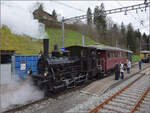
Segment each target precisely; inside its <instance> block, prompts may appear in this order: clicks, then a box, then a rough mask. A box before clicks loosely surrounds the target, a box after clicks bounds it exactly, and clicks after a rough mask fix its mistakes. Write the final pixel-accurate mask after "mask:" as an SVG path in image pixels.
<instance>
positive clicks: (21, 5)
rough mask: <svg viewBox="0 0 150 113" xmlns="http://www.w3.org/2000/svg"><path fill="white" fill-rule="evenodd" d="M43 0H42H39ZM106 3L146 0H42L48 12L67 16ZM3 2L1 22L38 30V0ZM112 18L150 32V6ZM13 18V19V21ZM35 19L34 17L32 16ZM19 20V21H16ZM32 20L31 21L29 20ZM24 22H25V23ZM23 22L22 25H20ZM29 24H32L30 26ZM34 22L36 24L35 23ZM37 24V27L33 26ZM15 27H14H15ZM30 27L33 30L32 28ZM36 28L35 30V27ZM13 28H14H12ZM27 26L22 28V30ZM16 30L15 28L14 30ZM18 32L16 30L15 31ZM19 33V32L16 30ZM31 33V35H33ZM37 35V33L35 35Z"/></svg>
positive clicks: (108, 5)
mask: <svg viewBox="0 0 150 113" xmlns="http://www.w3.org/2000/svg"><path fill="white" fill-rule="evenodd" d="M39 2H41V1H39ZM102 2H103V3H104V5H105V9H106V10H108V9H114V8H119V7H123V6H130V5H134V4H139V3H143V2H144V0H138V1H130V0H128V1H119V0H115V1H112V0H110V1H109V0H107V1H106V0H105V1H100V0H99V1H42V3H43V5H44V10H45V11H47V12H48V13H51V12H52V10H53V9H55V10H56V12H57V13H58V14H60V15H61V16H64V17H65V18H67V17H74V16H79V15H83V14H86V11H87V8H88V7H90V8H91V9H92V11H94V7H95V6H96V5H98V6H99V5H100V4H101V3H102ZM1 3H2V4H1V5H2V13H1V22H2V24H7V25H8V26H9V27H10V24H11V27H12V26H15V24H18V25H16V27H15V28H17V26H19V29H17V30H18V31H19V30H20V29H21V28H22V27H23V26H24V27H28V29H27V31H26V32H25V34H27V32H29V31H31V32H32V35H33V34H34V32H35V31H38V29H39V28H38V27H37V26H38V24H37V21H35V20H34V21H33V20H32V21H31V18H32V17H31V14H30V13H31V12H32V10H33V9H34V8H33V7H34V6H35V3H36V1H13V2H10V1H7V2H4V1H3V2H1ZM108 16H109V17H111V18H112V20H113V21H114V22H116V23H118V24H121V22H124V24H125V25H127V24H129V23H132V25H133V27H134V29H138V28H139V29H140V31H141V32H142V33H143V32H146V34H150V27H149V26H150V22H149V20H150V8H147V10H146V12H145V9H143V12H142V11H141V9H139V10H138V13H136V11H130V12H127V15H124V12H123V13H117V14H111V15H108ZM12 19H13V21H12ZM32 19H33V18H32ZM15 20H17V21H15ZM29 21H31V22H29ZM141 21H143V25H144V26H143V25H141V24H140V22H141ZM23 22H24V23H23ZM21 23H22V26H21V25H20V24H21ZM27 24H31V25H30V26H29V25H27ZM33 24H34V25H33ZM32 26H35V27H32ZM15 28H13V29H15ZM30 28H31V29H32V30H33V31H32V30H30ZM34 28H35V29H36V30H35V29H34ZM11 29H12V28H11ZM24 29H26V28H22V31H21V32H23V30H24ZM14 31H15V30H14ZM15 32H16V31H15ZM16 33H17V32H16ZM32 35H31V36H32ZM34 37H36V35H35V36H34Z"/></svg>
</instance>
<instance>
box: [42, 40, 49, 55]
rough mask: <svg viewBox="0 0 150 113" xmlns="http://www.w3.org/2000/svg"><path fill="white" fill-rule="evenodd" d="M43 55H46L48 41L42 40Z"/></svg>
mask: <svg viewBox="0 0 150 113" xmlns="http://www.w3.org/2000/svg"><path fill="white" fill-rule="evenodd" d="M43 48H44V55H48V48H49V39H43Z"/></svg>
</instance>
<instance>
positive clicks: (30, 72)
mask: <svg viewBox="0 0 150 113" xmlns="http://www.w3.org/2000/svg"><path fill="white" fill-rule="evenodd" d="M27 74H28V75H30V74H32V70H31V67H29V69H28V71H27Z"/></svg>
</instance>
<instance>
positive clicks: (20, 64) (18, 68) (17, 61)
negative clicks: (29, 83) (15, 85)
mask: <svg viewBox="0 0 150 113" xmlns="http://www.w3.org/2000/svg"><path fill="white" fill-rule="evenodd" d="M38 59H39V55H15V56H14V65H13V66H14V70H15V74H17V75H18V76H19V77H20V78H25V77H26V75H27V71H28V69H29V67H30V68H31V70H32V73H33V74H36V73H37V63H38Z"/></svg>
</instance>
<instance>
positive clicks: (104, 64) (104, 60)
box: [100, 51, 106, 72]
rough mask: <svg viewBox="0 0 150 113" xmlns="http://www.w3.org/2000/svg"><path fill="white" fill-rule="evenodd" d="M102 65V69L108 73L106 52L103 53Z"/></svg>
mask: <svg viewBox="0 0 150 113" xmlns="http://www.w3.org/2000/svg"><path fill="white" fill-rule="evenodd" d="M100 56H101V65H102V69H103V70H104V72H106V52H105V51H101V55H100Z"/></svg>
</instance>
